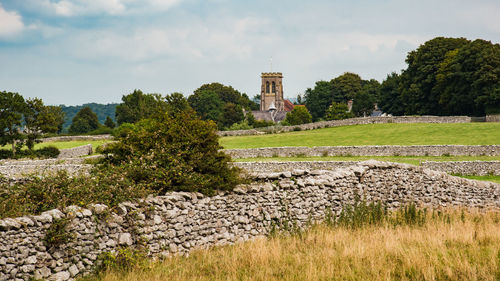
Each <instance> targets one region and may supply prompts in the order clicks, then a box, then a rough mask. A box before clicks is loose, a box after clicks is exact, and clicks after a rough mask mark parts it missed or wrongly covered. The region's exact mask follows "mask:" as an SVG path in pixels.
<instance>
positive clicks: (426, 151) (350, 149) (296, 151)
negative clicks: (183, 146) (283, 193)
mask: <svg viewBox="0 0 500 281" xmlns="http://www.w3.org/2000/svg"><path fill="white" fill-rule="evenodd" d="M224 152H226V153H227V154H228V155H230V156H231V157H232V158H233V159H238V158H255V157H297V156H300V157H303V156H443V155H453V156H460V155H468V156H482V155H486V156H498V155H500V145H410V146H400V145H374V146H317V147H304V146H299V147H263V148H248V149H224Z"/></svg>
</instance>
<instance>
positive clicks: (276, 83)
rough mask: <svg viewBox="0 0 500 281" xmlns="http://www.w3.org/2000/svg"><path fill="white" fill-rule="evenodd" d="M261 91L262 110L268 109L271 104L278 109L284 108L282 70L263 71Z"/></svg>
mask: <svg viewBox="0 0 500 281" xmlns="http://www.w3.org/2000/svg"><path fill="white" fill-rule="evenodd" d="M260 77H261V78H262V86H261V91H260V111H268V110H269V107H270V106H271V104H273V105H274V107H275V108H276V110H277V111H283V110H284V102H283V84H282V82H283V74H282V73H281V72H263V73H262V75H261V76H260Z"/></svg>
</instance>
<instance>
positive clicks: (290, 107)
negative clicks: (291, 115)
mask: <svg viewBox="0 0 500 281" xmlns="http://www.w3.org/2000/svg"><path fill="white" fill-rule="evenodd" d="M283 103H284V104H283V105H284V110H285V111H286V112H289V111H292V110H293V108H294V105H293V103H292V102H291V101H289V100H284V101H283Z"/></svg>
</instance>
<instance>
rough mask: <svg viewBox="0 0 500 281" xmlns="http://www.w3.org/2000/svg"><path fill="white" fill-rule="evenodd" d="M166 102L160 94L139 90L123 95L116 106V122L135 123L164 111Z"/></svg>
mask: <svg viewBox="0 0 500 281" xmlns="http://www.w3.org/2000/svg"><path fill="white" fill-rule="evenodd" d="M166 107H167V104H166V102H165V100H164V99H163V98H162V96H161V95H160V94H144V93H142V91H141V90H134V92H132V93H130V94H128V95H124V96H123V97H122V103H121V104H119V105H117V106H116V113H115V117H116V122H117V123H118V125H120V124H122V123H135V122H137V121H139V120H141V119H144V118H150V117H152V116H153V115H155V114H161V113H164V112H165V111H166V110H167V109H166Z"/></svg>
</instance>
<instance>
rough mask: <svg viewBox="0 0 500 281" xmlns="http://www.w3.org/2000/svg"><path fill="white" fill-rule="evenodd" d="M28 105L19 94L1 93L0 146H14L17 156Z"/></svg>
mask: <svg viewBox="0 0 500 281" xmlns="http://www.w3.org/2000/svg"><path fill="white" fill-rule="evenodd" d="M25 111H26V103H25V102H24V98H23V96H21V95H20V94H18V93H12V92H0V145H2V146H3V145H5V144H9V143H10V144H12V154H13V156H15V155H16V145H15V143H16V141H19V140H21V139H22V137H23V136H22V134H21V132H20V129H21V124H22V121H23V114H24V113H25Z"/></svg>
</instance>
